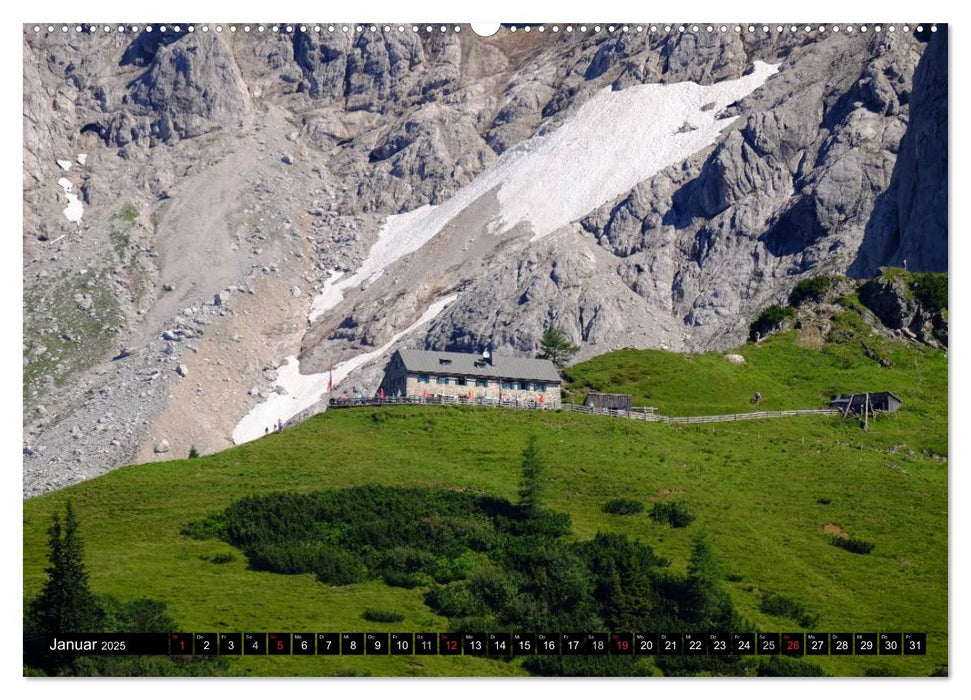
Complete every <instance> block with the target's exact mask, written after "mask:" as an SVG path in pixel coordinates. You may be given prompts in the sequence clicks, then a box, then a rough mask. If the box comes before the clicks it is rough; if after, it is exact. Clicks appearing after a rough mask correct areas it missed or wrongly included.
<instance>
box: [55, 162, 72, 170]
mask: <svg viewBox="0 0 971 700" xmlns="http://www.w3.org/2000/svg"><path fill="white" fill-rule="evenodd" d="M57 164H58V165H60V166H61V170H63V171H64V172H67V171H68V170H70V169H71V166H72V165H74V163H72V162H71V161H69V160H59V161H57Z"/></svg>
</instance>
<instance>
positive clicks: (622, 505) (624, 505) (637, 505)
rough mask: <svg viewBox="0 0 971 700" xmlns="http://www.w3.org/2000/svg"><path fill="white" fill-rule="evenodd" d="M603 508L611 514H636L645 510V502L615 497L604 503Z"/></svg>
mask: <svg viewBox="0 0 971 700" xmlns="http://www.w3.org/2000/svg"><path fill="white" fill-rule="evenodd" d="M601 510H602V511H603V512H604V513H609V514H611V515H636V514H637V513H642V512H644V504H643V503H641V502H640V501H633V500H631V499H629V498H614V499H612V500H610V501H607V502H606V503H604V504H603V508H601Z"/></svg>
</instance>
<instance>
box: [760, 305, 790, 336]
mask: <svg viewBox="0 0 971 700" xmlns="http://www.w3.org/2000/svg"><path fill="white" fill-rule="evenodd" d="M795 313H796V310H795V309H794V308H792V307H791V306H779V305H778V304H773V305H772V306H770V307H769V308H767V309H763V311H762V313H760V314H759V316H758V318H756V319H755V320H754V321H752V325H750V326H749V329H748V335H749V340H752V341H754V340H756V338H759V337H764V336H765V335H767V334H768V333H770V332H771V331H774V330H775V329H776V328H778V327H779V326H780V325H781V324H782V322H783V321H785V320H786V319H789V318H792V317H793V316H794V315H795Z"/></svg>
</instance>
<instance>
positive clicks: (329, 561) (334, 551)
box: [187, 486, 754, 675]
mask: <svg viewBox="0 0 971 700" xmlns="http://www.w3.org/2000/svg"><path fill="white" fill-rule="evenodd" d="M630 503H634V502H630ZM636 505H638V506H639V505H641V504H636ZM652 514H653V515H654V516H655V517H657V518H659V519H661V520H662V521H663V522H668V523H671V524H672V525H673V526H675V527H683V526H685V525H687V523H689V522H690V521H691V520H692V515H691V514H690V513H689V512H688V511H687V509H686V508H685V507H684V505H683V504H680V503H665V504H655V507H654V510H653V511H652ZM187 529H188V530H189V531H191V532H195V533H206V532H218V533H220V535H221V537H222V538H223V539H225V540H227V541H229V542H231V543H232V544H234V545H235V546H237V547H239V548H240V549H241V550H242V551H243V552H245V553H246V556H247V558H248V560H249V563H250V566H251V567H253V568H262V569H267V570H272V571H276V572H279V573H292V574H301V573H302V574H306V573H314V574H316V575H317V577H318V579H319V580H320V581H322V582H324V583H329V584H334V585H345V584H348V583H354V582H357V581H364V580H373V579H383V580H384V581H385V582H386V583H388V584H390V585H395V586H406V587H417V586H428V589H427V590H426V591H424V601H425V604H426V605H427V606H428V607H429V608H430V609H431V611H432V612H434V613H436V614H438V615H441V616H443V617H446V618H448V620H449V627H450V628H451V629H462V630H466V631H484V632H488V631H494V630H497V629H500V630H501V629H533V630H541V629H545V630H610V629H618V630H619V629H624V630H632V629H651V628H664V629H671V630H675V631H703V630H707V629H719V630H732V629H739V624H740V620H739V618H738V616H737V614H736V613H735V612H734V608H733V607H732V600H731V597H730V596H729V595H728V594H727V593H726V592H725V591H723V590H721V588H720V585H721V580H722V577H721V576H720V574H718V567H717V566H716V565H715V563H714V561H715V560H714V557H713V555H712V553H711V551H710V548H700V549H699V548H698V547H696V548H695V550H694V551H693V553H692V558H691V563H690V566H689V568H688V572H687V574H681V573H676V572H672V571H670V570H669V569H668V568H667V567H668V565H669V562H668V561H667V560H666V559H664V558H662V557H659V556H657V555H656V554H655V553H654V551H653V550H652V549H651V547H650V546H648V545H646V544H643V543H641V542H638V541H634V540H631V539H630V538H628V537H627V536H625V535H621V534H615V533H611V534H604V533H598V534H597V535H596V536H595V537H594V538H593V539H591V540H587V541H579V542H577V541H572V540H568V539H567V537H566V536H567V535H569V534H570V518H569V515H568V514H566V513H559V512H554V511H550V510H547V509H545V508H542V507H539V506H537V507H533V508H530V509H528V510H527V509H525V508H522V507H520V506H518V505H514V504H512V503H510V502H509V501H506V500H503V499H498V498H494V497H489V496H483V495H481V494H470V493H460V492H452V491H434V490H423V489H394V488H387V487H378V486H366V487H356V488H351V489H344V490H341V491H325V492H319V493H309V494H292V493H277V494H267V495H264V496H259V497H248V498H243V499H241V500H240V501H237V502H236V503H233V504H232V505H230V506H229V507H228V508H227V509H226V511H225V512H224V513H222V514H220V516H218V517H216V518H209V519H206V520H204V521H200V523H199V524H196V525H194V526H193V527H190V528H187ZM385 613H386V611H381V610H370V611H367V615H368V617H366V619H371V620H373V621H378V622H384V621H391V617H390V616H389V615H386V614H385ZM395 621H397V620H395ZM591 659H592V657H591ZM591 659H585V660H583V659H581V661H580V662H574V661H566V662H563V663H559V662H556V663H553V664H552V665H544V664H540V665H538V666H535V667H530V670H532V671H533V672H534V673H549V674H552V675H569V674H573V673H582V674H584V675H589V674H596V675H638V674H640V673H643V672H644V667H642V666H641V665H640V664H639V663H637V662H636V659H634V658H633V657H630V658H618V659H614V660H611V659H610V658H609V657H607V659H606V662H604V659H599V660H598V659H592V660H591ZM586 662H590V663H586ZM692 663H693V664H694V665H693V666H691V668H688V667H676V666H677V665H676V664H674V665H671V666H670V669H669V670H670V672H671V673H672V674H681V673H706V674H719V673H722V674H730V673H731V671H730V669H735V667H734V666H732V665H731V663H729V662H725V661H724V660H720V661H711V660H708V659H707V657H706V658H705V659H702V660H701V661H697V662H692ZM750 666H751V668H748V669H747V670H748V671H751V670H752V669H754V662H751V663H750ZM648 668H649V667H648ZM735 670H736V671H741V670H746V669H740V668H739V669H735Z"/></svg>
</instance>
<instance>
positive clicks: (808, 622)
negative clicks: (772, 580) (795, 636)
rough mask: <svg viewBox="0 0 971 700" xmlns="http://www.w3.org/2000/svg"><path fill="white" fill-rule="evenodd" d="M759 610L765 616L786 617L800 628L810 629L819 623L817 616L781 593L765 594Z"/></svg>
mask: <svg viewBox="0 0 971 700" xmlns="http://www.w3.org/2000/svg"><path fill="white" fill-rule="evenodd" d="M759 609H760V610H761V611H762V612H764V613H766V614H767V615H776V616H778V617H788V618H789V619H790V620H793V621H795V622H796V623H797V624H798V625H799V626H800V627H808V628H812V627H815V626H816V625H817V624H818V623H819V618H818V616H816V615H813V614H812V613H811V612H809V610H807V609H806V607H805V606H804V605H803V604H802V603H800V602H799V601H798V600H793V599H792V598H790V597H788V596H786V595H783V594H781V593H767V594H765V595H764V596H763V597H762V604H761V605H760V607H759Z"/></svg>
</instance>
